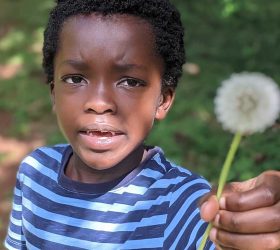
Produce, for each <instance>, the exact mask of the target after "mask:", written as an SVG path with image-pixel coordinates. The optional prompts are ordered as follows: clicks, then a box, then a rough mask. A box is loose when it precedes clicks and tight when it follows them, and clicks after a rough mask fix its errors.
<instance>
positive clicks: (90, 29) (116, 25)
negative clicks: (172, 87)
mask: <svg viewBox="0 0 280 250" xmlns="http://www.w3.org/2000/svg"><path fill="white" fill-rule="evenodd" d="M70 38H71V41H73V42H77V41H80V42H82V43H83V46H85V45H86V44H87V43H89V44H90V45H92V43H93V42H94V43H96V44H104V43H106V44H110V43H112V45H113V43H119V44H123V46H126V49H130V48H131V47H134V46H138V47H141V49H142V50H150V51H149V53H151V52H152V53H154V54H156V46H155V37H154V32H153V29H152V26H151V25H150V24H149V23H148V22H147V21H146V20H145V19H142V18H140V17H136V16H132V15H120V14H114V15H106V16H104V15H102V14H97V13H94V14H91V15H76V16H73V17H70V18H68V19H67V20H66V21H65V22H64V24H63V26H62V30H61V33H60V37H59V40H60V43H59V45H65V44H63V43H65V41H67V42H68V43H69V42H71V41H70ZM81 40H82V41H81ZM140 43H141V44H142V45H143V46H139V45H140ZM139 49H140V48H139Z"/></svg>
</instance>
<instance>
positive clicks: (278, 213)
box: [200, 171, 280, 250]
mask: <svg viewBox="0 0 280 250" xmlns="http://www.w3.org/2000/svg"><path fill="white" fill-rule="evenodd" d="M200 213H201V217H202V218H203V219H204V220H205V221H209V222H211V223H213V228H212V230H211V232H210V239H211V240H212V241H213V242H215V244H216V245H217V248H218V249H219V246H220V247H222V249H239V250H268V249H269V250H277V249H280V171H267V172H264V173H262V174H261V175H259V176H258V177H256V178H253V179H250V180H248V181H245V182H233V183H230V184H228V185H227V186H226V188H225V191H224V192H223V195H222V198H221V199H220V202H218V201H217V198H216V197H215V196H214V195H212V196H211V195H208V196H207V197H204V198H203V203H202V205H201V212H200Z"/></svg>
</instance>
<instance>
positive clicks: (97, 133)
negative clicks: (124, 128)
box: [80, 130, 122, 137]
mask: <svg viewBox="0 0 280 250" xmlns="http://www.w3.org/2000/svg"><path fill="white" fill-rule="evenodd" d="M80 133H81V134H85V135H87V136H97V137H114V136H117V135H121V134H122V133H121V132H119V131H108V130H82V131H80Z"/></svg>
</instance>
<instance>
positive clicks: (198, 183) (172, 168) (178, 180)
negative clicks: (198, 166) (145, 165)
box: [152, 149, 211, 191]
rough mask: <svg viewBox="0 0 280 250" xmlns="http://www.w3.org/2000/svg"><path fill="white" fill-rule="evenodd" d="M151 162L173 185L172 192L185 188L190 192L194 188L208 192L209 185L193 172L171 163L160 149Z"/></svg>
mask: <svg viewBox="0 0 280 250" xmlns="http://www.w3.org/2000/svg"><path fill="white" fill-rule="evenodd" d="M152 160H153V161H155V162H156V164H157V165H158V167H159V168H158V169H161V171H162V172H163V173H164V175H163V178H164V179H167V180H170V182H172V183H173V191H175V190H177V189H180V188H181V187H183V186H185V187H186V188H187V187H191V188H192V190H194V189H195V187H197V188H198V189H199V188H202V189H206V190H208V191H209V189H210V188H211V187H210V184H209V182H208V181H207V180H206V179H205V178H204V177H202V176H200V175H199V174H197V173H194V172H193V171H191V170H189V169H188V168H187V167H182V166H179V165H177V164H176V163H174V162H173V161H171V160H169V159H167V158H166V157H165V155H164V153H163V151H162V150H161V149H158V152H157V154H155V155H154V156H153V158H152Z"/></svg>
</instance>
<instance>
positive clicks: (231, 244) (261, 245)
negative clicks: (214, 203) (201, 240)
mask: <svg viewBox="0 0 280 250" xmlns="http://www.w3.org/2000/svg"><path fill="white" fill-rule="evenodd" d="M210 239H211V240H212V241H213V242H215V243H216V244H218V245H219V246H221V247H223V246H224V247H225V248H229V249H230V248H232V249H239V250H277V249H279V248H280V232H279V231H278V232H275V233H269V234H234V233H228V232H226V231H223V230H217V229H216V228H213V229H212V230H211V232H210Z"/></svg>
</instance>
